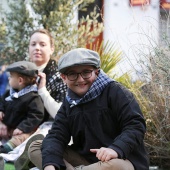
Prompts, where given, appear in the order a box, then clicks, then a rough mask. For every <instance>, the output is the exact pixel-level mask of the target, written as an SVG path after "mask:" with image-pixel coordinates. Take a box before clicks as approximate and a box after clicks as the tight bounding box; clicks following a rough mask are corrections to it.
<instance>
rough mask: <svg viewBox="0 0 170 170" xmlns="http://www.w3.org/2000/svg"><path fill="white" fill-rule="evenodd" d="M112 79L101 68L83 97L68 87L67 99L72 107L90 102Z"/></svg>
mask: <svg viewBox="0 0 170 170" xmlns="http://www.w3.org/2000/svg"><path fill="white" fill-rule="evenodd" d="M112 81H114V80H113V79H111V78H109V77H108V76H107V75H106V74H105V73H104V72H103V71H102V70H100V73H99V76H98V77H97V79H96V80H95V81H94V83H93V84H92V86H91V87H90V89H89V90H88V91H87V93H86V94H85V95H84V96H83V97H82V98H80V97H79V96H77V95H76V94H75V93H74V92H73V91H71V89H68V91H67V95H66V99H67V101H68V102H69V104H70V107H73V106H75V105H78V104H82V103H86V102H89V101H91V100H93V99H95V98H96V97H97V96H99V95H100V94H101V93H102V91H103V90H104V89H105V87H106V86H107V85H108V84H109V83H110V82H112Z"/></svg>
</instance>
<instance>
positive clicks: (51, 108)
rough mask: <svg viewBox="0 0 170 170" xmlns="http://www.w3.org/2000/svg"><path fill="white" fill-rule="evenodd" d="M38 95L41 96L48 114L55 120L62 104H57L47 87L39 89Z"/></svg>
mask: <svg viewBox="0 0 170 170" xmlns="http://www.w3.org/2000/svg"><path fill="white" fill-rule="evenodd" d="M38 94H39V95H40V96H41V98H42V100H43V103H44V106H45V108H46V110H47V111H48V113H49V114H50V115H51V117H53V118H55V115H56V114H57V111H58V110H59V108H60V106H61V104H62V102H60V103H58V102H56V101H55V100H54V99H53V98H52V97H51V95H50V93H49V92H48V91H47V89H46V87H42V88H41V89H38Z"/></svg>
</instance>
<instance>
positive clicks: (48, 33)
mask: <svg viewBox="0 0 170 170" xmlns="http://www.w3.org/2000/svg"><path fill="white" fill-rule="evenodd" d="M34 33H42V34H45V35H47V36H48V37H49V38H50V45H51V47H55V43H54V38H53V36H52V35H51V33H50V32H49V31H48V30H46V29H37V30H34V31H33V32H32V33H31V35H30V37H31V36H32V35H33V34H34Z"/></svg>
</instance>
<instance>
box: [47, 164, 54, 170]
mask: <svg viewBox="0 0 170 170" xmlns="http://www.w3.org/2000/svg"><path fill="white" fill-rule="evenodd" d="M44 170H56V169H55V167H54V166H53V165H48V166H46V167H45V168H44Z"/></svg>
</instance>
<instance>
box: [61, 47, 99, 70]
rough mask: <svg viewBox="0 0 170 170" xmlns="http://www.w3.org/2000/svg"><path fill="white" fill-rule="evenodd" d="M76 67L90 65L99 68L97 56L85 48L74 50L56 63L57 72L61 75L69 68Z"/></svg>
mask: <svg viewBox="0 0 170 170" xmlns="http://www.w3.org/2000/svg"><path fill="white" fill-rule="evenodd" d="M77 65H92V66H95V67H96V68H99V67H100V57H99V54H98V53H97V52H95V51H92V50H89V49H86V48H76V49H74V50H71V51H69V52H67V53H65V54H64V55H63V56H61V58H60V59H59V61H58V70H59V72H61V73H65V72H66V70H67V69H68V68H69V67H72V66H77Z"/></svg>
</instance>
